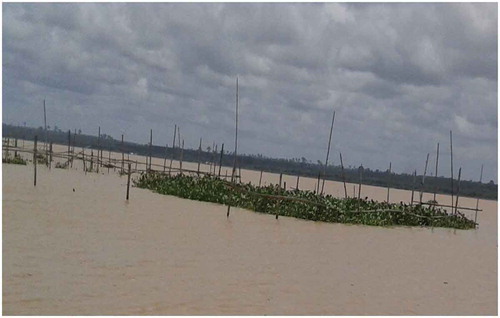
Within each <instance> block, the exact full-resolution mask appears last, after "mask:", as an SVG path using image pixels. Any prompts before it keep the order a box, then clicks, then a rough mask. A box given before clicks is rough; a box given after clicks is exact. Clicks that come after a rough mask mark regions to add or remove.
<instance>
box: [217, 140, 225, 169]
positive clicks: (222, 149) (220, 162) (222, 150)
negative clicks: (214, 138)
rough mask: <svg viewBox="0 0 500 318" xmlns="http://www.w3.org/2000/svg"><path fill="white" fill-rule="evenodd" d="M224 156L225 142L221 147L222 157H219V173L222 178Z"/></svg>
mask: <svg viewBox="0 0 500 318" xmlns="http://www.w3.org/2000/svg"><path fill="white" fill-rule="evenodd" d="M223 156H224V143H222V147H221V150H220V158H219V173H218V175H217V176H218V177H219V178H220V169H221V168H222V157H223Z"/></svg>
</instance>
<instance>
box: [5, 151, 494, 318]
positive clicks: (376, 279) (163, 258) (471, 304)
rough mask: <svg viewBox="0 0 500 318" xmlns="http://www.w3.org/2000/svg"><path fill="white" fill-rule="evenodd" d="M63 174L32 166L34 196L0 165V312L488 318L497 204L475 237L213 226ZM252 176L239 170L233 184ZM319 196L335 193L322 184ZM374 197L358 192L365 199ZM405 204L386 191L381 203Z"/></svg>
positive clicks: (219, 215)
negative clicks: (484, 317) (36, 174)
mask: <svg viewBox="0 0 500 318" xmlns="http://www.w3.org/2000/svg"><path fill="white" fill-rule="evenodd" d="M116 156H117V157H120V158H121V155H119V154H117V155H116ZM131 159H132V158H131ZM157 163H158V164H163V160H162V159H157ZM80 165H81V164H80ZM74 167H76V168H77V169H78V171H75V170H71V171H66V170H61V169H52V171H50V172H49V171H48V170H47V169H46V168H44V167H41V168H40V169H39V177H38V180H37V187H36V188H34V187H33V184H32V177H33V176H32V167H31V166H28V167H20V166H13V165H3V287H4V288H3V310H4V314H39V315H46V314H52V315H58V314H80V315H88V314H102V315H105V314H116V315H120V314H135V315H144V314H159V315H162V314H192V315H197V314H212V315H214V314H216V315H217V314H220V315H223V314H255V315H263V314H270V315H290V314H297V315H301V314H308V315H316V314H318V315H363V314H372V315H377V314H382V315H393V314H399V315H408V314H419V315H459V314H460V315H474V314H483V315H486V314H487V315H496V314H497V309H496V308H497V202H496V201H486V200H481V201H480V208H482V209H483V210H484V211H483V212H482V213H481V214H480V218H479V222H480V227H479V229H477V230H467V231H464V230H452V229H442V228H435V229H430V228H407V227H394V228H381V227H370V226H361V225H342V224H327V223H319V222H312V221H305V220H298V219H293V218H286V217H282V218H279V220H275V218H274V216H272V215H266V214H259V213H255V212H251V211H246V210H242V209H237V208H233V210H232V212H231V217H230V218H229V219H226V208H225V207H223V206H220V205H217V204H212V203H201V202H194V201H189V200H184V199H180V198H175V197H170V196H162V195H158V194H155V193H152V192H150V191H147V190H143V189H136V188H133V189H131V198H130V201H129V202H126V201H125V192H126V181H127V180H126V177H119V176H117V175H116V174H113V171H111V173H110V174H109V175H108V173H107V170H104V174H101V175H97V174H87V175H86V176H85V175H84V173H83V172H82V167H81V166H79V165H78V164H75V165H74ZM183 167H185V168H193V169H196V167H197V165H196V164H191V163H184V164H183ZM202 168H203V169H206V170H208V167H207V166H202ZM222 174H224V169H222ZM259 176H260V172H253V171H246V170H243V171H242V179H243V181H244V182H248V181H252V182H256V183H258V180H259ZM278 179H279V176H278V175H273V174H268V173H264V175H263V183H264V182H265V183H277V182H278ZM283 180H284V181H286V182H287V184H288V185H294V186H295V182H296V179H295V177H292V176H284V179H283ZM315 182H316V181H315V180H313V179H308V178H301V179H300V188H304V189H305V188H309V189H313V188H314V184H315ZM350 187H351V188H352V185H350ZM73 188H74V189H75V192H73V191H72V189H73ZM348 189H349V187H348ZM325 190H326V191H327V192H328V193H331V194H334V195H338V196H342V195H343V193H344V192H343V191H344V190H343V185H342V184H339V183H333V182H327V183H326V184H325ZM386 191H387V190H386V189H383V188H376V187H370V186H363V187H362V195H363V196H369V197H371V198H374V199H378V200H384V199H385V198H386V195H387V192H386ZM410 195H411V193H410V192H408V191H402V190H394V189H392V190H391V200H392V201H401V200H403V201H408V200H409V198H410ZM428 196H429V197H430V196H432V195H428ZM448 198H449V197H447V196H440V195H438V201H440V202H441V201H442V202H446V200H451V199H448ZM424 199H426V196H425V195H424ZM460 204H461V205H462V204H463V205H465V206H472V207H474V206H475V200H473V199H466V198H464V199H461V201H460Z"/></svg>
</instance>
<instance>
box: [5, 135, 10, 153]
mask: <svg viewBox="0 0 500 318" xmlns="http://www.w3.org/2000/svg"><path fill="white" fill-rule="evenodd" d="M9 147H10V138H9V137H7V148H5V149H6V150H5V157H6V158H7V157H9Z"/></svg>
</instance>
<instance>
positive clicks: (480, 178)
mask: <svg viewBox="0 0 500 318" xmlns="http://www.w3.org/2000/svg"><path fill="white" fill-rule="evenodd" d="M481 181H483V165H481V176H480V177H479V183H481ZM478 209H479V198H477V201H476V215H475V216H474V223H477V211H478Z"/></svg>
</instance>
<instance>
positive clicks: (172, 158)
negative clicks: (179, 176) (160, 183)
mask: <svg viewBox="0 0 500 318" xmlns="http://www.w3.org/2000/svg"><path fill="white" fill-rule="evenodd" d="M176 134H177V125H175V126H174V142H172V156H171V157H170V166H169V167H168V175H170V173H171V172H172V161H173V160H174V153H175V135H176Z"/></svg>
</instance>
